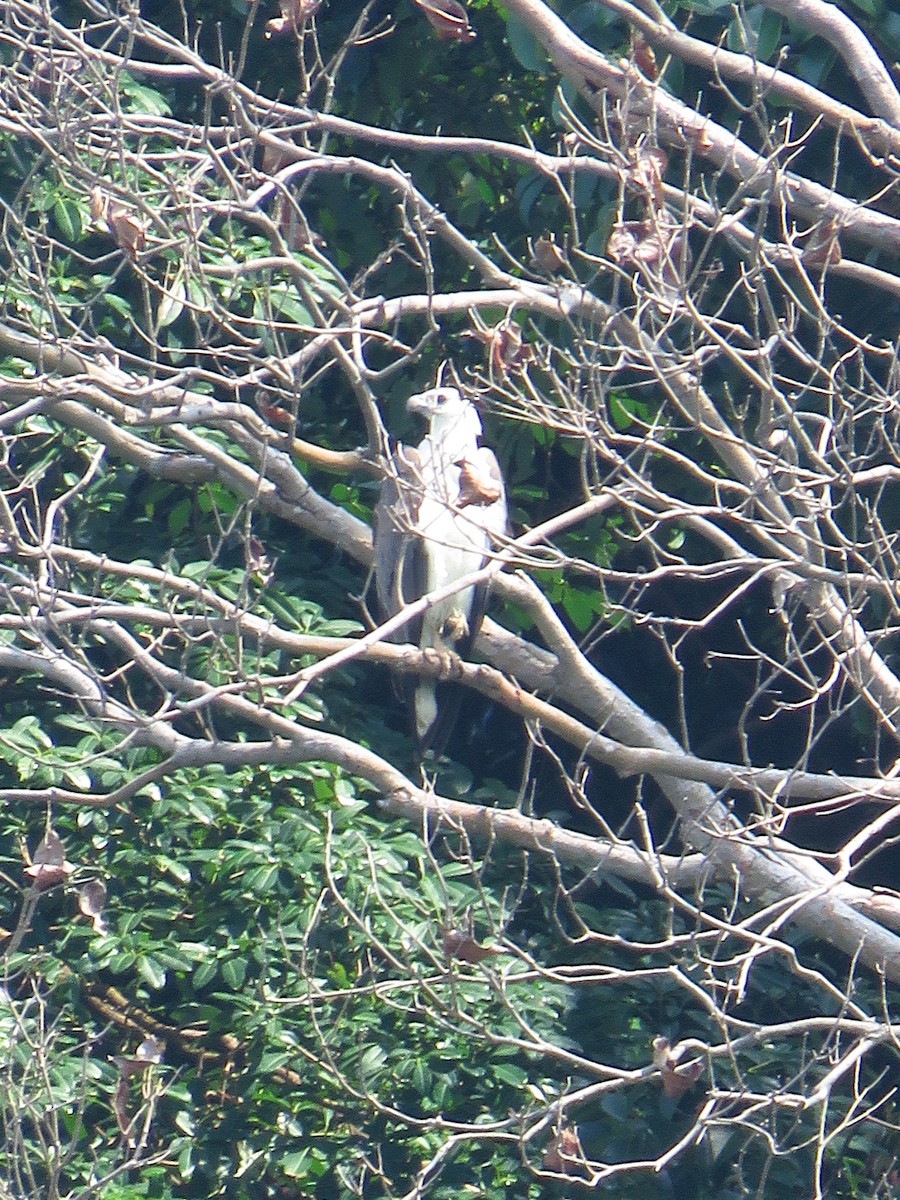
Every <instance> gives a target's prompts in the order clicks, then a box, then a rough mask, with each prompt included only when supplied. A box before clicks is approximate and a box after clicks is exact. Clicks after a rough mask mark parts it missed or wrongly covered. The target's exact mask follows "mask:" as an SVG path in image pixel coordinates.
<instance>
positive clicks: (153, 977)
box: [137, 954, 166, 992]
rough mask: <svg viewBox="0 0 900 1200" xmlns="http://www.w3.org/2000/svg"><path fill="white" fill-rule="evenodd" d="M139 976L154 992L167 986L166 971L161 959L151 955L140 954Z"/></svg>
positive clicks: (138, 963) (138, 961) (138, 962)
mask: <svg viewBox="0 0 900 1200" xmlns="http://www.w3.org/2000/svg"><path fill="white" fill-rule="evenodd" d="M137 969H138V974H139V975H140V976H141V978H142V979H143V980H144V982H145V983H147V984H149V986H150V987H151V988H153V990H154V991H157V992H158V991H159V990H160V989H161V988H164V987H165V986H166V971H165V968H164V967H163V965H162V963H161V962H160V961H159V959H157V958H154V957H153V956H152V955H150V954H139V955H138V959H137Z"/></svg>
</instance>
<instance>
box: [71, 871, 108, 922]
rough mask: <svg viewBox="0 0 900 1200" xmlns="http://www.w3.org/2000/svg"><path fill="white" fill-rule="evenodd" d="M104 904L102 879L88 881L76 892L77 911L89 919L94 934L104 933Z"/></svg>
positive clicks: (104, 894)
mask: <svg viewBox="0 0 900 1200" xmlns="http://www.w3.org/2000/svg"><path fill="white" fill-rule="evenodd" d="M105 904H106V884H105V883H104V882H103V880H102V879H89V880H88V882H87V883H85V884H84V885H83V886H82V887H81V888H80V889H79V891H78V911H79V912H80V913H82V914H83V915H84V916H86V917H89V918H90V922H91V925H92V926H93V929H94V933H106V924H105V922H104V920H103V908H104V905H105Z"/></svg>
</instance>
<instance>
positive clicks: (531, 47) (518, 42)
mask: <svg viewBox="0 0 900 1200" xmlns="http://www.w3.org/2000/svg"><path fill="white" fill-rule="evenodd" d="M506 37H507V40H508V41H509V48H510V50H512V52H513V55H514V57H515V59H516V61H517V62H518V63H519V64H520V65H521V66H523V67H524V68H525V70H526V71H537V72H539V74H541V75H544V74H546V72H547V68H548V66H549V63H550V59H549V58H548V56H547V51H546V50H545V49H544V47H543V46H542V45H541V43H540V42H539V41H538V40H537V38H536V37H535V36H534V35H533V34H532V33H531V31H530V30H529V29H528V27H527V26H526V25H525V24H524V23H523V22H522V21H520V20H519V19H518V18H517V17H513V16H510V17H507V19H506Z"/></svg>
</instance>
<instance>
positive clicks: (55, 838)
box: [25, 829, 75, 892]
mask: <svg viewBox="0 0 900 1200" xmlns="http://www.w3.org/2000/svg"><path fill="white" fill-rule="evenodd" d="M74 870H75V867H74V866H73V864H72V863H70V862H67V861H66V853H65V849H64V848H63V844H62V841H61V839H60V837H59V835H58V834H57V833H55V832H54V831H53V830H52V829H48V830H47V832H46V833H45V834H44V836H43V837H42V838H41V840H40V841H39V842H38V844H37V848H36V849H35V852H34V855H33V856H32V859H31V863H30V865H29V866H27V867H26V868H25V874H26V875H28V876H30V877H31V879H33V880H34V885H33V886H34V887H35V888H37V890H38V891H39V892H44V891H46V890H47V889H48V888H52V887H56V886H57V885H58V884H60V883H64V882H65V880H66V878H67V877H68V876H69V875H71V874H72V872H73V871H74Z"/></svg>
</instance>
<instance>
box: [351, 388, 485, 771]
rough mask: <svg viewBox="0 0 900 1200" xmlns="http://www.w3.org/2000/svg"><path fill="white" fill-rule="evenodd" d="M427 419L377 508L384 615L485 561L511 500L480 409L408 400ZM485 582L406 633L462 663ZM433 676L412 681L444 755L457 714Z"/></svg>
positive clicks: (435, 746) (431, 736)
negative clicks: (486, 442)
mask: <svg viewBox="0 0 900 1200" xmlns="http://www.w3.org/2000/svg"><path fill="white" fill-rule="evenodd" d="M407 407H408V409H409V411H410V412H414V413H418V414H419V415H420V416H423V417H425V419H426V420H427V421H428V433H427V435H426V436H425V438H424V439H423V440H422V441H421V442H420V443H419V445H418V446H416V447H415V448H413V447H408V446H402V445H401V446H398V447H397V448H396V450H395V452H394V454H393V456H392V459H391V462H390V470H389V473H388V475H387V476H386V478H385V482H384V484H383V486H382V490H381V498H380V500H379V502H378V506H377V508H376V510H375V588H376V592H377V595H378V601H379V604H380V606H381V609H382V611H383V612H384V613H385V615H387V616H393V615H395V614H396V613H398V612H400V611H401V610H402V609H403V608H405V606H406V605H407V604H410V603H411V602H412V601H415V600H418V599H419V598H420V597H421V596H424V595H427V594H428V593H429V592H434V591H436V590H438V589H439V588H444V587H447V586H448V585H449V584H452V583H453V582H454V580H458V579H462V578H463V577H464V576H466V575H470V574H471V573H472V572H473V571H477V570H478V569H479V568H480V567H482V566H483V565H484V564H485V562H486V561H487V557H488V554H489V552H490V549H491V543H492V541H493V540H494V539H495V538H497V537H499V536H501V535H502V534H503V533H505V531H506V520H507V517H506V495H505V491H504V487H503V477H502V475H501V474H500V467H499V466H498V464H497V459H496V458H495V457H494V454H493V451H491V450H489V449H488V448H487V447H486V446H480V445H479V444H478V439H479V438H480V436H481V421H480V419H479V417H478V413H477V412H476V410H475V406H474V405H473V404H472V403H471V402H470V401H469V400H467V399H465V397H464V396H462V395H461V394H460V392H459V390H458V389H457V388H454V387H436V388H431V389H430V391H427V392H422V393H420V394H419V395H416V396H411V397H410V399H409V401H408V404H407ZM487 590H488V589H487V586H486V585H480V586H478V587H466V588H462V589H461V590H459V591H457V592H454V593H453V594H452V595H451V596H448V597H446V598H445V599H443V600H439V601H438V602H437V603H435V604H433V605H431V607H430V608H428V609H426V611H425V612H424V613H422V615H421V616H420V617H418V618H416V619H415V620H413V621H410V623H409V625H407V626H406V627H405V629H404V631H403V633H402V634H401V635H400V636H401V637H402V639H403V640H404V641H407V640H408V641H415V642H417V643H418V645H419V646H420V647H421V648H422V649H423V650H424V649H432V650H438V651H441V652H443V653H450V652H452V653H454V654H458V655H460V656H461V657H465V656H466V655H467V654H468V653H469V651H470V650H471V647H472V643H473V642H474V641H475V637H476V635H477V634H478V629H479V627H480V625H481V621H482V618H483V617H484V610H485V605H486V603H487ZM460 698H461V693H459V691H457V698H456V702H455V703H454V701H453V700H452V699H451V698H450V696H449V695H448V694H447V691H446V689H445V688H443V687H441V686H440V685H438V684H436V682H435V681H434V680H433V679H420V680H419V681H418V682H417V683H416V685H415V691H414V699H413V708H414V713H415V727H416V736H417V738H418V740H419V745H420V747H421V748H422V750H423V751H424V750H433V751H434V752H435V753H439V752H440V751H441V750H442V749H443V747H444V746H445V745H446V741H447V738H448V736H449V734H450V730H451V728H452V725H453V721H454V720H455V717H456V712H457V711H458V708H459V703H458V701H459V699H460Z"/></svg>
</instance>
